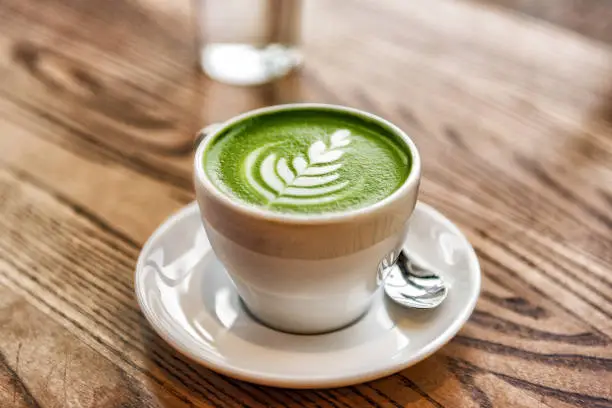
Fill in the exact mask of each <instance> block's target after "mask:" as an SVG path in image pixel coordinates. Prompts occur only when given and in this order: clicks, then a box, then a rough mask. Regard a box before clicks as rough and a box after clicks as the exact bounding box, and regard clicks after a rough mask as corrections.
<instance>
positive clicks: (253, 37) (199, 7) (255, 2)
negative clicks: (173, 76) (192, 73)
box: [193, 0, 302, 85]
mask: <svg viewBox="0 0 612 408" xmlns="http://www.w3.org/2000/svg"><path fill="white" fill-rule="evenodd" d="M193 4H194V12H195V17H196V22H197V27H198V52H199V54H200V55H199V60H200V66H201V68H202V70H203V71H204V72H205V73H206V74H207V75H208V76H209V77H211V78H213V79H215V80H218V81H220V82H224V83H230V84H234V85H260V84H264V83H267V82H270V81H272V80H274V79H277V78H280V77H283V76H285V75H286V74H288V73H289V72H290V71H291V70H292V69H293V68H295V67H296V66H298V65H299V64H300V63H301V60H302V56H301V54H300V51H299V49H298V40H299V31H300V20H301V6H302V4H301V0H193Z"/></svg>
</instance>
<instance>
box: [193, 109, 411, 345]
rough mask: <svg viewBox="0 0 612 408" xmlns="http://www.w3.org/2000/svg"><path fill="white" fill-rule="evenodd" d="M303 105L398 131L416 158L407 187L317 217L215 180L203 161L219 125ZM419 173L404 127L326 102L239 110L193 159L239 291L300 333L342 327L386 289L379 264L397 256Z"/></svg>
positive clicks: (211, 233)
mask: <svg viewBox="0 0 612 408" xmlns="http://www.w3.org/2000/svg"><path fill="white" fill-rule="evenodd" d="M301 107H303V108H308V109H313V108H315V109H316V108H323V109H326V110H328V111H329V110H333V111H339V112H344V113H349V114H352V115H355V116H358V117H362V118H366V119H368V120H369V121H373V122H375V123H376V124H378V125H379V126H382V127H383V128H385V129H387V130H389V131H390V132H392V133H393V134H395V135H396V136H398V137H399V138H400V139H401V140H403V141H404V143H405V144H406V146H407V147H408V149H409V150H410V154H411V156H412V163H411V170H410V174H409V175H408V178H407V179H406V181H405V182H404V184H402V186H401V187H400V188H399V189H397V190H396V191H394V192H393V193H392V194H391V195H390V196H388V197H386V198H384V199H383V200H381V201H379V202H377V203H375V204H373V205H370V206H367V207H363V208H358V209H355V210H348V211H344V212H339V213H324V214H314V215H311V214H303V215H296V214H285V213H278V212H270V211H265V210H262V209H259V208H257V207H254V206H249V205H246V204H243V203H241V202H239V201H237V200H235V199H232V198H230V197H229V196H228V195H226V194H225V193H223V192H221V191H219V190H218V189H217V187H215V186H214V185H213V183H212V182H211V180H210V179H209V177H208V176H207V174H206V172H205V171H204V167H203V162H202V159H203V152H204V151H205V149H206V147H207V145H208V144H209V143H210V142H211V141H212V140H214V139H215V136H216V135H217V134H218V133H219V132H222V131H224V130H225V129H227V128H230V127H231V126H232V125H233V124H234V123H237V122H239V121H242V120H244V119H245V118H249V117H254V116H258V115H261V114H264V113H269V112H276V111H281V110H286V109H292V110H295V109H296V108H298V109H299V108H301ZM209 129H210V128H209ZM420 178H421V161H420V157H419V153H418V150H417V148H416V146H415V145H414V143H413V142H412V140H411V139H410V138H409V137H408V136H407V135H406V134H405V133H404V132H403V131H402V130H401V129H399V128H398V127H397V126H395V125H393V124H392V123H390V122H388V121H386V120H384V119H382V118H380V117H378V116H375V115H373V114H370V113H367V112H363V111H360V110H357V109H352V108H347V107H342V106H334V105H324V104H312V103H308V104H306V103H304V104H289V105H279V106H272V107H268V108H263V109H258V110H254V111H251V112H247V113H245V114H243V115H240V116H237V117H235V118H233V119H231V120H229V121H228V122H226V123H224V124H222V125H220V126H217V127H214V128H212V132H211V133H209V134H208V135H207V136H206V137H205V138H204V140H203V141H202V142H201V143H200V144H199V146H198V147H197V150H196V154H195V158H194V183H195V190H196V196H197V201H198V205H199V207H200V213H201V216H202V222H203V224H204V228H205V229H206V233H207V235H208V238H209V240H210V243H211V246H212V249H213V251H214V252H215V255H216V256H217V258H218V259H219V260H220V261H221V263H222V264H223V265H224V266H225V268H226V269H227V272H228V273H229V276H230V278H231V279H232V281H233V282H234V284H235V285H236V288H237V291H238V294H239V295H240V297H241V298H242V300H243V301H244V303H245V304H246V306H247V308H248V309H249V311H250V312H251V313H252V314H253V315H254V316H255V317H256V318H258V319H259V320H260V321H262V322H263V323H265V324H266V325H268V326H270V327H272V328H275V329H278V330H282V331H286V332H292V333H303V334H306V333H308V334H312V333H321V332H327V331H332V330H336V329H339V328H342V327H344V326H347V325H349V324H351V323H352V322H354V321H356V320H357V319H359V318H360V317H361V316H362V315H363V314H365V312H366V311H367V310H368V308H369V306H370V304H371V302H372V298H373V295H374V294H375V293H376V291H377V290H378V289H379V286H380V276H378V274H379V270H380V269H381V266H382V265H383V264H384V265H389V264H391V263H393V262H395V260H396V257H397V254H398V253H399V250H400V248H401V246H402V244H403V242H404V239H405V237H406V234H407V231H408V221H409V219H410V216H411V215H412V212H413V210H414V207H415V205H416V202H417V194H418V189H419V183H420Z"/></svg>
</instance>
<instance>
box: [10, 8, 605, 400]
mask: <svg viewBox="0 0 612 408" xmlns="http://www.w3.org/2000/svg"><path fill="white" fill-rule="evenodd" d="M305 3H306V10H305V23H304V31H305V35H304V48H305V53H306V65H305V67H304V69H303V71H302V72H300V73H299V74H298V75H295V76H292V77H290V78H287V79H286V80H283V81H281V82H280V83H277V84H274V85H269V86H263V87H258V88H249V89H244V88H233V87H230V86H226V85H222V84H218V83H214V82H212V81H210V80H208V79H206V78H205V77H204V76H203V75H201V74H200V73H198V72H197V70H196V69H195V68H194V67H195V65H196V64H195V53H194V48H193V42H192V32H193V26H192V24H191V20H190V18H189V2H188V1H187V0H182V1H178V0H176V1H171V0H88V1H83V0H81V1H79V0H48V1H34V0H2V1H0V118H1V119H0V283H1V286H0V406H2V407H38V406H41V407H141V406H146V407H162V406H166V407H184V406H185V407H186V406H191V405H193V406H205V407H208V406H210V407H225V406H230V407H231V406H240V407H260V406H296V407H298V406H314V407H333V408H341V407H360V406H369V405H377V406H383V407H404V406H410V407H447V408H454V407H505V406H508V407H528V408H534V407H575V406H583V407H593V408H600V407H611V406H612V319H611V318H612V272H611V268H612V48H611V47H610V45H609V44H608V42H612V26H611V25H610V24H612V23H611V22H612V3H610V2H609V1H607V0H590V1H586V0H585V1H582V2H578V3H576V2H573V1H571V0H546V1H545V0H523V1H520V0H510V1H502V0H498V1H496V3H499V4H490V2H488V1H485V0H481V1H478V2H476V1H474V2H469V1H450V0H411V1H404V0H384V1H383V0H379V1H373V0H372V1H366V0H343V1H326V0H307V1H306V2H305ZM288 101H322V102H331V103H340V104H345V105H350V106H355V107H359V108H363V109H366V110H369V111H373V112H375V113H379V114H381V115H383V116H384V117H386V118H389V119H390V120H392V121H394V122H396V123H397V124H398V125H400V126H401V127H403V128H404V129H406V130H407V131H408V132H409V133H410V134H411V135H412V136H413V137H414V139H415V141H416V142H417V144H418V145H419V147H420V150H421V152H422V156H423V157H424V162H425V164H424V176H425V179H424V181H423V184H422V199H423V200H424V201H425V202H428V203H430V204H432V205H434V206H435V207H437V208H438V209H440V210H441V211H442V212H444V213H445V214H446V215H448V216H449V217H450V218H451V219H452V220H454V221H455V222H457V223H458V225H459V226H460V227H461V228H462V229H463V231H464V232H465V233H466V235H467V236H468V238H469V239H470V240H471V242H472V243H473V245H474V246H475V248H476V249H477V252H478V255H479V258H480V261H481V264H482V267H483V273H484V286H483V291H482V296H481V299H480V301H479V303H478V307H477V310H476V311H475V313H474V315H473V316H472V318H471V319H470V321H469V322H468V324H467V325H466V326H465V327H464V329H463V330H462V331H461V332H460V334H459V335H458V336H457V337H456V338H455V339H454V340H453V341H452V342H451V343H450V344H449V345H447V346H446V347H444V348H443V349H442V350H441V351H440V352H438V353H437V354H435V355H434V356H433V357H431V358H429V359H427V360H426V361H424V362H422V363H420V364H418V365H417V366H415V367H412V368H409V369H407V370H405V371H403V372H401V373H399V374H397V375H394V376H391V377H388V378H385V379H382V380H379V381H374V382H371V383H368V384H363V385H359V386H355V387H349V388H342V389H334V390H316V391H289V390H278V389H270V388H266V387H260V386H254V385H250V384H247V383H242V382H239V381H235V380H232V379H229V378H226V377H222V376H219V375H217V374H215V373H213V372H211V371H208V370H206V369H203V368H201V367H199V366H196V365H195V364H193V363H190V362H189V361H188V360H186V359H185V358H184V357H183V356H181V355H179V354H177V353H176V352H174V351H173V350H172V349H171V348H170V347H169V346H168V345H167V344H165V343H164V342H163V341H162V340H161V339H160V338H159V337H158V336H156V335H155V334H154V333H153V331H152V329H151V328H150V326H149V325H148V324H147V322H146V321H145V320H144V319H143V317H142V314H141V313H140V311H139V309H138V307H137V304H136V301H135V299H134V295H133V271H134V265H135V260H136V258H137V256H138V251H139V249H140V247H141V246H142V244H143V243H144V241H145V240H146V238H147V236H148V235H149V234H150V233H151V232H152V231H153V230H154V229H155V227H156V226H157V225H158V224H159V223H160V222H161V221H162V220H163V219H164V218H165V217H166V216H168V215H169V214H170V213H172V212H173V211H174V210H176V209H178V208H180V207H181V206H183V205H185V204H186V203H188V202H190V201H191V200H192V199H193V193H192V186H191V181H190V177H191V169H190V166H191V152H192V136H193V135H194V133H195V131H196V130H197V129H198V128H200V127H201V126H203V125H205V124H208V123H211V122H214V121H219V120H223V119H226V118H229V117H231V116H232V115H234V114H237V113H239V112H243V111H245V110H248V109H252V108H255V107H259V106H263V105H271V104H276V103H281V102H288ZM322 369H323V367H322Z"/></svg>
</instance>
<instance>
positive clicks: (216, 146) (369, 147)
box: [203, 108, 411, 214]
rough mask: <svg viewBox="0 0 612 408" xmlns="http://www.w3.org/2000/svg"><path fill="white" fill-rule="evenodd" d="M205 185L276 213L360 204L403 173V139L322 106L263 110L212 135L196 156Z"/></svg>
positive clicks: (398, 181)
mask: <svg viewBox="0 0 612 408" xmlns="http://www.w3.org/2000/svg"><path fill="white" fill-rule="evenodd" d="M203 166H204V169H205V171H206V173H207V175H208V176H209V178H210V179H211V180H212V182H213V184H214V185H215V186H216V187H217V188H218V189H219V190H221V191H222V192H223V193H225V194H227V195H228V196H229V197H232V198H234V199H236V200H238V201H241V202H243V203H246V204H249V205H252V206H256V207H259V208H262V209H266V210H270V211H274V212H282V213H307V214H313V213H329V212H338V211H345V210H351V209H356V208H360V207H366V206H368V205H371V204H374V203H376V202H378V201H380V200H382V199H383V198H385V197H387V196H389V195H390V194H391V193H393V192H394V191H395V190H397V189H398V188H399V187H400V186H401V185H402V184H403V183H404V182H405V181H406V179H407V177H408V174H409V173H410V167H411V156H410V151H409V149H408V147H407V146H406V144H405V143H404V142H403V141H402V140H401V139H400V138H399V137H398V136H396V135H395V134H394V133H392V132H391V131H389V130H387V129H386V128H385V127H383V126H381V125H380V124H378V123H377V122H374V121H371V120H369V119H367V118H362V117H360V116H356V115H354V114H350V113H344V112H336V111H332V110H327V109H325V108H295V109H291V110H284V111H279V112H271V113H264V114H261V115H259V116H256V117H251V118H248V119H245V120H243V121H241V122H238V123H235V124H234V125H232V126H231V127H230V128H229V129H226V130H224V131H223V132H222V133H220V134H218V135H216V136H215V139H214V140H213V141H212V142H211V143H210V144H209V145H208V146H207V148H206V151H205V152H204V155H203Z"/></svg>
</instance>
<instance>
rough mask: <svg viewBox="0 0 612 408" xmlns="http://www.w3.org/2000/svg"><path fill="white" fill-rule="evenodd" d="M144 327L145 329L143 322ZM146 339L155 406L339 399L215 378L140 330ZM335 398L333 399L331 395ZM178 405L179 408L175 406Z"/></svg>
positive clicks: (295, 404) (293, 403) (306, 402)
mask: <svg viewBox="0 0 612 408" xmlns="http://www.w3.org/2000/svg"><path fill="white" fill-rule="evenodd" d="M142 324H143V325H148V324H147V323H146V321H144V319H143V323H142ZM141 331H142V338H143V339H145V342H144V344H145V351H146V368H147V371H148V373H147V374H148V376H147V380H146V381H147V386H146V388H147V389H148V390H149V391H151V392H152V393H153V394H154V395H155V397H156V399H157V401H156V403H157V404H158V406H163V407H168V408H176V407H177V406H185V407H187V406H193V405H197V406H199V405H206V406H209V405H210V406H234V405H237V406H243V407H248V406H260V405H263V406H272V407H277V406H282V407H309V406H319V401H325V400H327V401H329V400H333V399H338V395H339V394H340V395H341V394H342V393H334V392H333V391H330V390H298V389H284V388H277V387H268V386H263V385H258V384H252V383H248V382H245V381H240V380H236V379H233V378H230V377H227V376H225V375H222V374H218V373H216V372H214V371H212V370H210V369H208V368H206V367H204V366H202V365H200V364H198V363H197V362H195V361H193V360H191V359H189V358H188V357H186V356H184V355H182V354H180V353H179V352H177V351H176V350H175V349H174V348H172V347H171V346H170V345H169V344H168V343H166V342H165V341H164V340H163V339H162V338H161V337H159V336H158V335H157V334H155V333H154V332H153V331H152V330H149V329H147V328H145V327H143V328H142V330H141ZM334 394H336V395H334ZM177 404H180V405H177Z"/></svg>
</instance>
